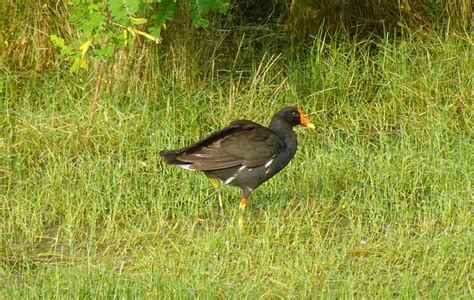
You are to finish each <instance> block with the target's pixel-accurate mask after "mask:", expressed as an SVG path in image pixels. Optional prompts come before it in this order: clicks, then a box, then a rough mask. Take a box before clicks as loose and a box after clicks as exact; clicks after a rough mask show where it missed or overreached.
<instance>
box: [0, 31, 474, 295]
mask: <svg viewBox="0 0 474 300" xmlns="http://www.w3.org/2000/svg"><path fill="white" fill-rule="evenodd" d="M324 39H325V38H324V36H318V37H317V38H316V39H315V43H314V47H313V48H312V51H311V53H310V54H309V55H305V56H299V57H289V56H285V55H282V56H279V55H277V54H272V53H267V54H266V55H263V56H261V57H260V59H259V60H258V61H252V62H250V63H249V62H247V63H246V64H245V69H244V68H242V67H241V66H242V65H239V63H236V64H235V65H234V68H233V69H232V70H230V69H228V68H226V67H225V66H221V65H219V59H217V57H216V56H213V57H212V56H211V60H210V63H208V64H207V66H208V68H203V65H201V63H202V61H200V60H192V59H189V56H186V52H178V51H175V52H172V54H171V55H169V56H168V57H167V58H164V59H161V60H144V59H140V58H139V56H134V57H133V58H132V56H123V57H122V58H120V57H119V58H117V59H123V61H122V62H123V64H125V63H128V65H127V66H131V67H130V68H128V69H126V68H122V69H120V70H119V69H113V68H111V69H109V70H107V72H108V75H109V76H108V78H109V79H108V81H107V82H105V83H104V85H105V86H106V87H107V88H106V89H104V91H103V94H102V98H101V100H100V105H99V108H98V111H97V114H96V118H95V123H94V126H93V128H92V130H91V131H90V134H89V135H87V136H86V135H85V132H86V124H87V122H88V108H89V105H90V104H89V103H90V99H91V93H92V92H91V91H92V87H93V79H92V78H88V77H82V78H79V77H76V76H72V75H71V74H69V73H68V72H67V71H65V69H63V68H62V67H61V66H60V65H59V66H56V67H55V68H54V69H52V70H51V71H50V72H47V73H45V74H44V76H43V77H41V78H40V79H39V78H36V79H34V80H31V79H28V78H26V79H25V78H24V77H23V76H19V75H18V73H16V72H13V71H10V70H9V69H8V68H6V67H5V65H2V72H1V75H0V76H1V80H0V82H1V84H2V92H1V95H2V99H3V100H2V101H1V103H0V105H1V111H2V115H1V117H2V122H1V124H2V125H1V127H0V146H1V148H2V150H1V151H0V152H1V154H2V156H1V160H0V171H1V180H2V181H1V187H0V188H1V191H2V192H1V200H0V202H1V208H0V209H1V213H0V217H1V220H2V222H1V223H0V237H1V244H0V282H1V283H2V284H0V291H1V293H2V294H3V296H4V297H5V298H22V297H48V298H49V297H55V296H56V297H77V296H79V297H94V298H96V297H116V296H121V297H127V296H129V297H165V296H176V295H180V296H203V297H204V296H205V297H227V296H231V297H235V298H237V297H249V298H250V297H251V298H254V297H272V298H273V297H275V298H276V297H298V298H301V297H309V296H321V297H369V298H387V297H401V298H414V297H429V298H431V297H436V298H438V297H440V298H445V297H449V298H469V297H472V288H473V287H472V282H473V273H472V272H473V260H472V253H473V252H474V251H473V250H474V249H473V245H474V241H473V236H474V233H473V228H474V227H473V225H474V224H473V218H472V210H473V193H472V178H473V167H472V151H473V141H472V124H473V113H472V112H473V110H472V109H473V107H472V103H473V102H472V99H473V92H472V86H473V76H472V74H474V66H473V60H472V51H471V49H470V48H471V46H472V40H470V38H469V37H465V36H457V35H452V34H446V35H441V34H439V35H438V34H433V35H431V36H430V37H425V39H424V40H423V41H422V42H420V41H419V40H417V39H416V38H413V39H410V38H408V39H404V40H399V41H396V40H389V39H381V40H379V41H377V42H374V41H358V42H354V43H352V44H349V43H342V42H339V41H337V40H335V39H331V41H325V40H324ZM181 49H186V47H183V48H181ZM143 51H149V50H143ZM215 53H217V54H216V55H218V51H217V52H215ZM150 54H153V53H148V54H147V53H143V55H150ZM240 55H243V56H244V57H245V51H243V52H241V54H240ZM183 58H186V61H182V59H183ZM239 59H242V58H236V59H235V61H237V62H238V61H239ZM202 70H204V71H202ZM288 104H297V105H299V106H300V107H301V108H302V109H303V111H305V112H306V113H309V115H310V118H311V119H312V120H313V122H314V123H315V124H316V125H317V129H316V130H315V131H313V132H309V131H307V130H300V129H298V130H297V131H298V136H299V150H298V153H297V155H296V157H295V158H294V161H293V162H292V164H291V165H290V166H288V167H287V168H286V169H285V170H284V171H282V173H281V174H279V175H278V176H276V177H275V178H273V179H272V180H271V181H269V182H268V183H266V184H264V185H263V186H262V187H261V188H259V189H258V190H257V191H256V192H255V193H254V194H253V195H252V197H251V199H250V204H249V207H248V212H249V215H248V219H247V223H246V227H245V230H244V231H239V230H238V226H237V217H238V207H237V206H238V205H237V204H238V199H239V191H238V190H236V189H232V188H225V189H224V198H225V204H226V206H227V209H226V214H225V216H224V217H222V216H221V215H220V214H219V210H218V207H217V197H216V195H215V192H214V191H213V189H212V188H211V186H210V185H209V183H208V182H207V179H205V177H204V176H200V175H199V174H197V173H190V172H186V171H184V170H179V169H177V168H173V167H170V166H165V165H164V164H163V163H162V161H161V160H160V159H159V157H158V154H157V153H158V151H159V150H161V149H167V148H177V147H181V146H184V145H186V144H188V143H189V142H191V141H193V140H195V139H197V138H199V137H202V136H203V135H206V134H208V133H210V132H212V131H213V130H217V129H218V128H221V127H223V126H225V125H226V124H227V123H228V122H229V121H231V120H234V119H238V118H248V119H252V120H255V121H258V122H260V123H264V124H267V123H268V122H269V120H270V117H271V115H272V114H273V113H274V112H275V111H277V110H278V109H279V108H281V107H282V106H284V105H288Z"/></svg>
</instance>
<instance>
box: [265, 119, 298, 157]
mask: <svg viewBox="0 0 474 300" xmlns="http://www.w3.org/2000/svg"><path fill="white" fill-rule="evenodd" d="M269 128H270V129H271V130H272V131H273V132H274V133H275V134H276V135H277V136H278V137H279V138H281V139H282V140H283V142H284V143H285V145H286V146H287V148H288V149H289V150H290V152H295V151H296V146H297V141H296V134H295V132H294V131H293V127H292V126H291V125H290V124H288V122H284V121H282V120H281V119H275V118H274V119H272V121H271V122H270V126H269Z"/></svg>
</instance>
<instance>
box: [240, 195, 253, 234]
mask: <svg viewBox="0 0 474 300" xmlns="http://www.w3.org/2000/svg"><path fill="white" fill-rule="evenodd" d="M251 192H252V190H247V189H245V190H244V192H243V197H242V200H241V201H240V206H239V210H240V216H239V229H240V230H243V229H244V214H245V207H246V206H247V202H248V197H249V196H250V193H251Z"/></svg>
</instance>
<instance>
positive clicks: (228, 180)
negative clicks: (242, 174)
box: [224, 176, 235, 184]
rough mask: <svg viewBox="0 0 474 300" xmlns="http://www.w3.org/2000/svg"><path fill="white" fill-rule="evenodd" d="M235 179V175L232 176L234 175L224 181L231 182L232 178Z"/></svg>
mask: <svg viewBox="0 0 474 300" xmlns="http://www.w3.org/2000/svg"><path fill="white" fill-rule="evenodd" d="M234 179H235V177H234V176H232V177H230V178H229V179H227V180H226V181H224V183H225V184H229V183H231V182H232V180H234Z"/></svg>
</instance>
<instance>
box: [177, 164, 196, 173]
mask: <svg viewBox="0 0 474 300" xmlns="http://www.w3.org/2000/svg"><path fill="white" fill-rule="evenodd" d="M177 166H178V167H180V168H183V169H186V170H189V171H196V170H194V169H193V165H192V164H189V165H177Z"/></svg>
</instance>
